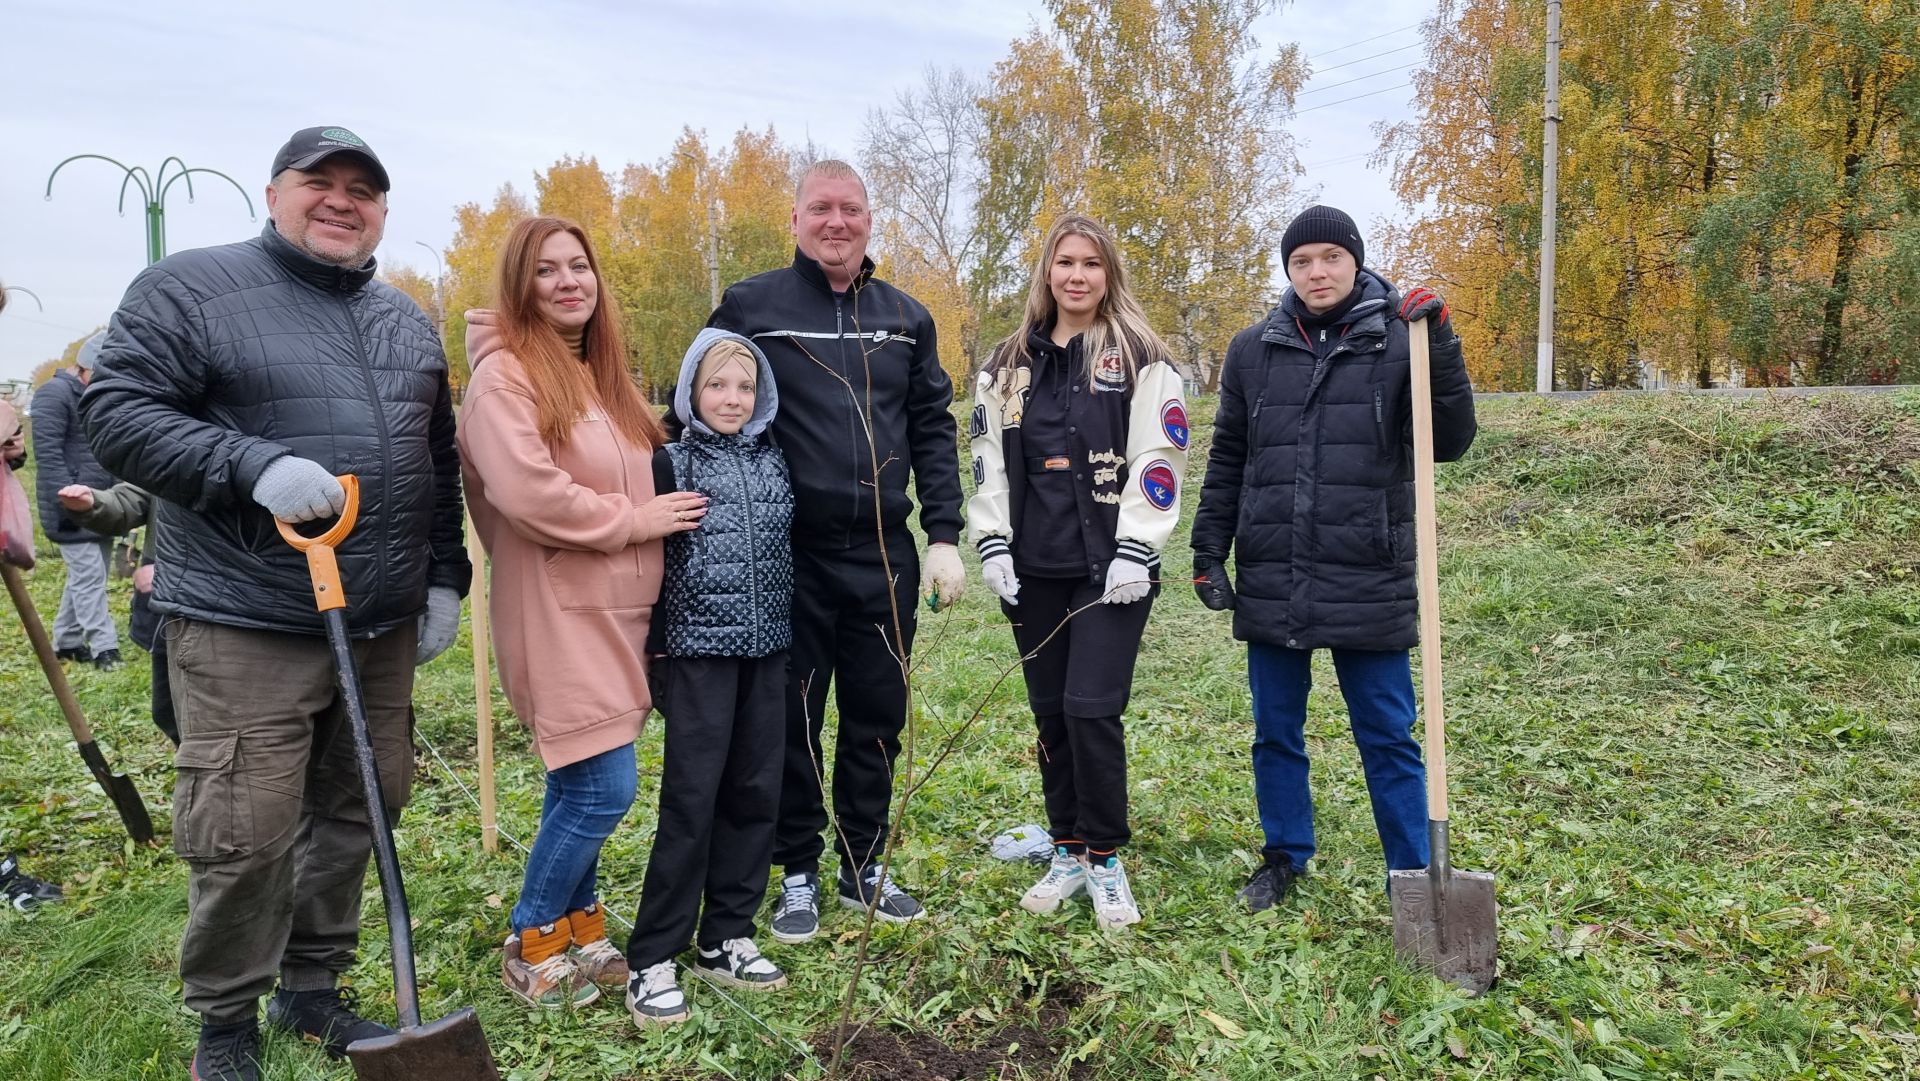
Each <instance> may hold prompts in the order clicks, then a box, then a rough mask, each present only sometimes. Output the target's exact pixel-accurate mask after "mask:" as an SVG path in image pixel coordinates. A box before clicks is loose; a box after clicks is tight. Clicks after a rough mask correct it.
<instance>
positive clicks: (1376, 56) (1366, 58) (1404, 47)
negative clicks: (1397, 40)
mask: <svg viewBox="0 0 1920 1081" xmlns="http://www.w3.org/2000/svg"><path fill="white" fill-rule="evenodd" d="M1425 47H1426V42H1424V41H1416V42H1414V43H1413V44H1411V45H1402V46H1400V47H1399V48H1398V49H1388V50H1387V51H1386V52H1383V53H1373V54H1372V55H1370V56H1363V57H1361V58H1360V59H1358V60H1349V61H1347V62H1346V63H1344V64H1334V65H1332V66H1331V67H1324V68H1321V69H1319V70H1318V71H1315V72H1314V74H1315V75H1325V74H1326V73H1327V72H1329V71H1339V70H1340V69H1341V68H1350V67H1352V66H1354V65H1355V64H1364V63H1366V62H1367V61H1369V60H1378V59H1379V58H1380V57H1383V56H1392V55H1393V54H1394V53H1404V52H1406V51H1407V50H1408V49H1420V48H1425Z"/></svg>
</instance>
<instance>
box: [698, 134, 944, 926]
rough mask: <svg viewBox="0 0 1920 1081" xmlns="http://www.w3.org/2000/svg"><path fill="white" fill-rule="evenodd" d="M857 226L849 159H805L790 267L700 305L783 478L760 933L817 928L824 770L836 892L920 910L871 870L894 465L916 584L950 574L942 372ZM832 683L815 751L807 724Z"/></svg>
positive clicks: (896, 718) (908, 630)
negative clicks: (735, 368) (786, 647)
mask: <svg viewBox="0 0 1920 1081" xmlns="http://www.w3.org/2000/svg"><path fill="white" fill-rule="evenodd" d="M871 228H872V219H871V216H870V214H869V212H868V209H867V193H866V187H865V185H864V184H862V183H861V181H860V177H859V175H858V174H856V173H855V172H854V171H853V169H852V168H851V167H849V166H848V165H846V164H845V163H844V162H837V161H822V162H816V163H814V164H813V165H812V166H810V167H808V170H807V172H806V175H805V176H803V177H802V178H801V182H800V188H799V191H798V192H797V193H796V195H795V198H794V208H793V234H794V241H795V244H796V246H797V247H798V249H799V250H798V251H797V252H795V254H794V260H793V265H792V266H790V267H787V268H784V269H781V270H774V271H769V272H767V273H765V274H759V275H756V276H754V277H752V278H748V279H746V280H745V281H741V282H737V283H735V284H734V285H732V286H731V287H729V288H728V289H727V293H726V296H725V297H724V298H723V299H722V300H721V302H720V307H719V308H717V309H715V310H714V313H713V317H712V318H711V319H709V320H708V325H709V326H712V327H718V328H720V329H722V330H730V331H733V332H734V333H736V334H740V335H743V336H745V337H747V338H750V339H752V341H753V343H754V344H755V345H757V346H759V347H760V349H761V351H762V352H764V353H765V354H766V357H767V360H768V362H769V363H770V364H771V365H772V368H773V375H774V381H775V383H776V384H777V385H778V386H779V388H780V399H781V401H780V412H779V414H778V416H777V417H776V418H775V420H774V422H773V437H774V440H775V442H777V443H778V444H779V446H780V448H781V450H782V451H783V452H784V453H785V454H786V458H787V466H788V469H789V471H790V473H791V476H792V480H793V494H794V518H793V577H794V594H793V649H792V662H791V664H792V666H791V669H790V671H789V684H788V690H787V748H786V755H787V760H786V766H785V770H784V773H783V776H782V780H781V795H780V824H779V828H778V830H777V833H776V836H775V841H774V850H773V862H774V863H776V864H778V865H780V866H781V867H782V868H783V869H784V877H783V880H782V888H781V895H780V901H779V905H778V907H777V909H776V911H775V914H774V919H773V936H774V938H775V939H776V940H778V941H780V942H788V943H792V942H804V941H806V940H807V939H809V938H812V937H813V936H814V934H816V933H817V932H818V930H819V926H820V880H819V864H820V856H821V853H822V852H823V851H824V850H825V845H824V843H823V840H822V835H821V830H822V829H823V828H825V827H826V825H827V814H826V807H825V802H824V799H823V795H822V784H821V778H822V777H823V776H826V775H829V774H830V775H831V776H832V778H833V811H834V815H833V818H834V824H835V826H836V829H835V831H834V832H835V838H836V843H835V847H836V848H837V849H838V851H839V853H840V860H841V866H840V876H839V889H838V892H839V895H840V898H841V901H842V903H843V904H846V905H848V906H849V907H857V908H865V907H866V906H867V904H868V903H869V901H870V900H872V898H873V897H874V895H875V894H876V893H877V894H878V895H879V902H878V904H877V906H876V908H875V913H876V915H877V916H878V917H879V918H880V919H883V920H888V921H892V922H898V921H904V920H911V919H917V918H919V917H920V916H921V915H923V914H924V911H923V909H922V908H921V906H920V903H919V902H918V901H916V900H914V899H913V898H912V897H910V896H908V895H907V894H906V893H905V892H904V891H902V890H900V889H899V888H898V887H896V886H894V885H893V884H892V882H891V881H888V880H885V879H883V878H882V876H881V874H880V854H881V851H882V849H883V847H884V846H885V843H886V836H887V828H888V805H889V803H890V802H891V800H892V796H893V764H894V758H895V757H896V756H897V755H898V754H899V752H900V742H899V737H900V730H901V728H902V727H903V726H904V725H905V723H906V716H907V693H906V681H905V678H904V675H903V672H902V667H901V666H902V663H903V662H904V661H905V660H906V658H907V656H908V653H909V651H911V649H912V648H913V632H914V602H915V599H916V598H915V591H914V584H915V583H916V581H918V580H919V567H920V560H919V554H918V553H917V552H916V551H915V549H914V542H913V535H912V533H911V532H910V530H909V527H908V524H907V516H908V512H909V511H910V510H911V509H912V506H913V503H912V500H911V499H909V497H908V495H907V476H908V474H909V472H911V473H912V475H913V479H914V484H915V487H916V489H917V492H918V495H919V501H920V525H921V527H922V529H923V530H925V532H926V534H927V541H928V547H927V567H926V579H927V580H926V583H925V585H926V587H927V588H926V589H925V590H924V592H926V593H928V594H929V595H930V598H931V600H932V601H933V602H934V603H936V604H938V605H941V606H944V605H946V604H951V603H953V602H954V601H957V600H958V599H959V598H960V593H961V590H962V586H963V582H964V579H963V577H962V574H963V572H962V570H961V565H960V556H959V552H958V550H957V549H956V548H955V544H956V542H958V540H959V538H960V464H959V457H958V454H957V450H958V438H957V433H956V431H955V428H954V423H953V417H952V415H951V414H950V413H948V408H949V406H950V405H951V403H952V401H953V384H952V383H951V382H950V381H949V380H948V378H947V375H946V373H945V372H944V371H942V370H941V368H940V360H939V354H938V350H937V348H936V345H935V341H934V327H933V318H932V317H931V316H930V315H929V314H928V313H927V309H926V308H925V307H924V306H922V305H921V304H920V302H919V301H917V300H914V299H913V298H912V297H910V296H908V295H907V294H906V293H904V292H901V291H900V290H898V289H895V288H894V287H892V286H890V285H888V284H887V283H886V282H883V281H881V280H879V279H878V278H875V277H873V263H872V261H871V260H869V259H867V258H866V249H867V239H868V236H869V234H870V232H871ZM868 432H871V435H872V439H871V442H869V439H868ZM889 580H891V585H890V584H889ZM896 619H897V624H896ZM896 627H897V635H898V638H897V640H896ZM836 681H837V682H838V684H839V690H838V694H837V695H836V701H837V703H838V705H839V714H840V727H839V737H838V739H837V740H836V745H835V748H834V755H833V758H832V759H831V761H830V762H829V760H828V759H827V758H826V757H825V756H824V755H823V754H822V752H821V749H820V727H821V721H822V719H823V716H824V714H825V711H826V704H827V690H828V687H829V685H830V684H832V683H834V682H836Z"/></svg>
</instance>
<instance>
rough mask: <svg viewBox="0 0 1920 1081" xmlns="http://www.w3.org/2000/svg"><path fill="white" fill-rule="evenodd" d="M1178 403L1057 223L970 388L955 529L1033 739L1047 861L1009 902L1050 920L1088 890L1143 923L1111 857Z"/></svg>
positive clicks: (1181, 463) (1142, 338) (1108, 913)
mask: <svg viewBox="0 0 1920 1081" xmlns="http://www.w3.org/2000/svg"><path fill="white" fill-rule="evenodd" d="M1180 390H1181V385H1180V376H1179V374H1178V373H1176V372H1175V371H1174V370H1173V365H1172V364H1171V363H1170V362H1169V360H1168V357H1167V349H1166V346H1165V345H1164V344H1163V343H1162V342H1161V341H1160V338H1159V336H1158V335H1156V334H1154V332H1153V329H1152V328H1151V327H1149V326H1148V325H1147V321H1146V316H1145V314H1144V313H1143V312H1142V311H1141V309H1140V305H1139V303H1138V302H1137V301H1135V300H1134V298H1133V296H1132V294H1131V293H1129V292H1128V291H1127V282H1126V274H1125V272H1124V270H1123V268H1122V267H1121V264H1120V254H1119V251H1118V249H1117V246H1116V245H1115V244H1114V241H1113V236H1112V234H1111V233H1109V232H1108V231H1107V230H1106V228H1105V227H1104V226H1102V225H1100V224H1099V223H1098V222H1095V221H1093V220H1092V219H1090V218H1087V217H1084V216H1082V215H1079V214H1068V215H1066V216H1065V217H1062V218H1061V219H1060V220H1059V221H1057V222H1055V223H1054V225H1053V228H1052V229H1051V230H1049V231H1048V233H1047V239H1046V243H1045V244H1044V245H1042V247H1041V256H1040V259H1039V262H1038V264H1037V265H1036V266H1035V268H1034V275H1033V282H1032V284H1031V286H1030V287H1029V289H1028V293H1027V308H1026V316H1025V318H1024V319H1023V320H1022V321H1021V325H1020V327H1019V329H1018V330H1016V331H1015V332H1014V333H1013V334H1012V335H1010V336H1009V337H1008V338H1007V339H1006V340H1005V341H1003V342H1001V343H1000V344H999V345H998V346H997V347H995V349H994V354H993V358H992V359H991V360H990V361H989V362H988V363H987V367H986V369H985V370H984V371H982V372H981V373H980V378H979V382H978V385H977V388H976V396H975V402H976V404H975V405H974V408H973V416H972V422H971V426H970V435H971V438H972V444H973V477H974V482H975V485H976V487H977V490H976V492H975V494H974V496H973V498H972V500H971V501H970V502H969V503H968V504H967V524H968V529H969V531H970V535H971V536H972V538H973V542H974V544H975V545H976V546H978V548H979V549H980V557H981V563H982V573H983V577H984V578H985V579H986V582H987V586H988V588H990V589H992V590H993V591H994V593H995V594H997V595H998V596H999V597H1000V600H1001V606H1002V611H1004V612H1005V613H1006V615H1007V619H1008V620H1009V621H1010V622H1011V623H1012V624H1013V637H1014V641H1015V642H1016V643H1017V644H1018V645H1019V647H1020V652H1021V654H1022V655H1023V656H1024V657H1025V658H1026V660H1025V670H1026V677H1027V701H1028V703H1029V704H1030V705H1031V706H1032V707H1033V716H1034V720H1035V722H1036V724H1037V725H1038V727H1039V748H1038V749H1039V759H1040V778H1041V787H1042V789H1043V790H1044V792H1045V796H1046V806H1047V818H1048V825H1049V828H1050V831H1051V833H1052V835H1053V840H1054V845H1055V847H1054V856H1053V861H1052V863H1051V865H1050V866H1049V867H1048V868H1047V873H1046V875H1045V876H1044V877H1042V878H1041V879H1040V881H1039V882H1037V883H1035V884H1034V886H1033V888H1032V889H1029V890H1028V891H1027V893H1026V896H1025V897H1023V898H1022V899H1021V901H1020V904H1021V906H1022V907H1024V908H1026V909H1027V910H1028V911H1030V912H1041V913H1044V912H1052V911H1054V910H1055V909H1057V908H1059V907H1060V905H1061V903H1062V902H1064V901H1066V900H1067V899H1068V898H1070V897H1072V896H1073V895H1075V894H1077V893H1079V892H1081V891H1082V890H1086V891H1087V892H1088V893H1089V894H1090V896H1091V898H1092V900H1093V906H1094V914H1095V917H1096V919H1097V920H1098V922H1099V924H1100V926H1101V927H1102V928H1104V929H1108V930H1117V929H1121V928H1124V927H1126V926H1128V925H1130V924H1133V923H1137V922H1139V920H1140V910H1139V907H1138V906H1137V905H1136V904H1135V902H1134V898H1133V891H1132V889H1131V888H1130V887H1129V886H1128V884H1127V875H1126V871H1125V869H1124V868H1123V867H1122V866H1121V863H1120V857H1119V852H1118V850H1119V848H1120V846H1122V845H1124V844H1126V843H1127V840H1128V836H1129V835H1128V831H1127V754H1126V737H1125V733H1124V731H1123V730H1122V728H1121V722H1120V717H1121V714H1122V713H1124V712H1125V711H1126V708H1127V697H1128V695H1129V693H1130V691H1131V690H1132V685H1133V663H1134V658H1135V655H1136V654H1137V653H1138V652H1139V648H1140V635H1141V632H1142V631H1144V630H1145V629H1146V625H1147V613H1148V611H1149V610H1150V609H1151V608H1152V605H1153V598H1154V597H1155V596H1156V595H1157V594H1158V593H1159V590H1160V587H1159V585H1158V584H1157V582H1156V581H1155V579H1156V577H1157V576H1158V570H1159V567H1160V550H1161V548H1162V547H1163V546H1164V545H1165V544H1166V542H1167V538H1168V537H1170V536H1172V534H1173V527H1174V524H1175V522H1177V521H1178V520H1179V517H1180V492H1179V486H1180V476H1181V474H1182V472H1183V471H1184V470H1185V467H1186V459H1187V455H1186V452H1187V412H1186V403H1185V402H1184V401H1183V400H1182V399H1181V393H1180ZM1069 616H1071V619H1069Z"/></svg>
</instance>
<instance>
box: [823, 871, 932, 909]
mask: <svg viewBox="0 0 1920 1081" xmlns="http://www.w3.org/2000/svg"><path fill="white" fill-rule="evenodd" d="M876 891H878V892H879V894H880V903H879V904H877V905H875V906H874V908H873V915H874V917H875V918H876V919H879V920H882V921H885V922H887V923H906V922H907V921H908V920H917V919H919V918H920V917H922V916H924V915H926V914H927V910H926V909H924V908H922V907H920V902H918V901H916V900H914V899H913V895H912V894H909V893H908V892H907V891H906V890H903V889H901V888H900V887H898V886H896V885H894V884H893V876H892V875H888V876H887V878H886V881H884V882H883V881H881V879H880V866H879V864H875V865H874V866H872V867H870V868H868V869H867V874H866V877H865V878H863V879H861V880H860V883H859V885H858V886H856V885H855V884H854V881H853V877H852V876H851V875H849V874H848V873H847V869H846V868H845V867H842V868H840V903H841V904H843V905H845V906H846V907H848V908H857V909H859V910H860V911H862V912H865V911H866V909H867V905H868V903H869V902H871V901H872V900H873V895H874V893H875V892H876Z"/></svg>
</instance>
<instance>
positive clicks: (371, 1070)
mask: <svg viewBox="0 0 1920 1081" xmlns="http://www.w3.org/2000/svg"><path fill="white" fill-rule="evenodd" d="M347 1058H348V1059H349V1060H350V1061H351V1062H352V1063H353V1076H354V1077H356V1078H358V1079H359V1081H499V1079H500V1071H499V1070H497V1069H495V1068H494V1065H493V1052H492V1051H491V1050H489V1049H488V1048H487V1037H486V1034H485V1033H483V1032H481V1031H480V1018H478V1017H476V1016H475V1015H474V1012H473V1008H472V1007H467V1008H466V1009H461V1010H456V1011H454V1012H453V1013H450V1014H448V1015H447V1016H445V1017H442V1018H441V1019H440V1020H438V1021H435V1022H433V1023H432V1024H429V1025H421V1026H419V1027H418V1028H403V1029H401V1030H400V1031H398V1032H396V1033H394V1034H393V1035H391V1036H378V1037H375V1038H374V1039H371V1040H358V1041H356V1042H354V1043H352V1044H349V1045H348V1046H347Z"/></svg>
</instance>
